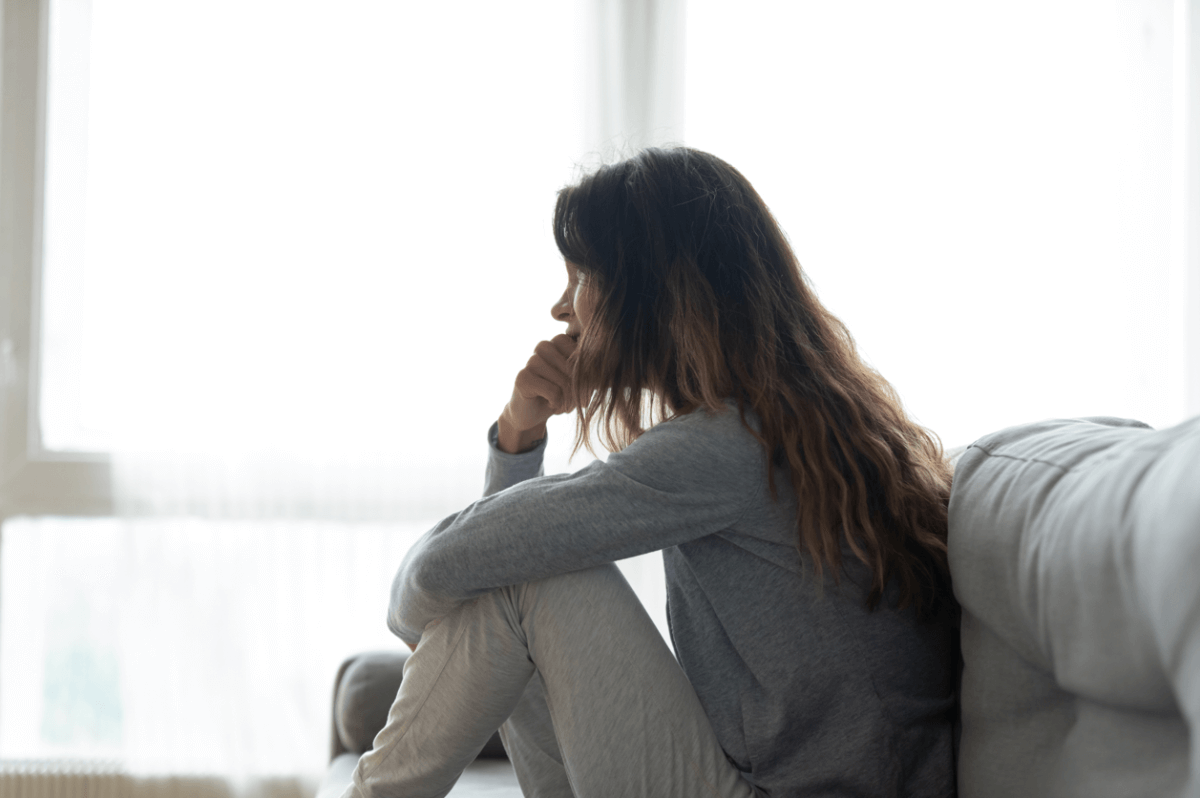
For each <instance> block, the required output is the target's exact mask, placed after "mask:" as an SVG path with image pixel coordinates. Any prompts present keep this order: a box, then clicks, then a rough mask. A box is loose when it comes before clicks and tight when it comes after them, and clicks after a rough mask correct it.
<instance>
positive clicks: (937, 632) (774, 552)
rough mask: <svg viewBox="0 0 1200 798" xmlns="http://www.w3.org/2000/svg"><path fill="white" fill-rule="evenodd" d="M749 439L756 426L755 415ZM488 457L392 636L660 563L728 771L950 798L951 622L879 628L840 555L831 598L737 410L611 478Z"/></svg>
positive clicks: (428, 540)
mask: <svg viewBox="0 0 1200 798" xmlns="http://www.w3.org/2000/svg"><path fill="white" fill-rule="evenodd" d="M747 418H748V420H749V421H750V423H751V424H757V421H756V419H755V418H754V417H753V416H751V415H748V416H747ZM489 440H490V443H491V447H490V454H489V460H488V467H487V481H486V486H485V491H484V498H483V499H481V500H479V501H477V502H475V503H474V504H472V505H471V506H469V507H467V508H466V509H465V510H463V511H462V512H459V513H456V514H455V515H452V516H450V517H449V518H446V519H445V520H444V521H442V522H441V523H439V524H438V525H437V526H436V527H434V528H433V529H432V530H430V531H429V532H428V533H426V534H425V536H424V537H422V538H421V540H420V541H419V542H418V543H417V544H416V545H415V546H414V547H413V548H412V550H411V551H410V552H409V553H408V555H407V556H406V557H405V559H404V562H403V564H402V565H401V566H400V570H399V572H398V573H397V574H396V579H395V581H394V583H393V586H392V601H391V607H390V610H389V617H388V625H389V627H390V628H391V629H392V631H393V632H395V633H396V634H397V635H398V636H399V637H400V638H401V639H402V640H404V641H405V642H408V643H415V642H416V641H417V640H419V639H420V635H421V630H422V629H423V628H424V627H425V625H426V624H427V623H429V622H430V621H431V620H433V619H435V618H438V617H441V616H442V615H445V614H446V613H447V612H448V611H450V610H451V609H452V608H454V607H455V606H457V605H458V604H459V603H461V602H463V601H466V600H468V599H470V598H472V597H474V596H477V595H480V594H482V593H485V592H487V591H489V590H492V589H494V588H496V587H500V586H503V585H511V584H520V583H523V582H528V581H533V580H536V579H541V578H545V577H548V576H553V575H556V574H562V573H567V572H570V571H575V570H579V569H582V568H587V567H590V566H593V565H597V564H600V563H608V562H613V561H614V560H620V559H623V558H625V557H632V556H634V555H637V554H644V553H646V552H650V551H656V550H659V549H661V550H662V551H663V559H664V562H665V565H666V584H667V599H668V601H667V615H668V620H669V622H670V629H671V641H672V644H673V645H674V647H675V652H676V656H677V657H678V659H679V663H680V665H681V666H682V667H683V670H684V672H685V673H686V674H687V676H688V679H689V680H691V682H692V685H693V686H694V687H695V689H696V693H697V694H698V695H699V697H700V701H701V703H702V705H703V706H704V710H705V712H706V713H707V714H708V717H709V719H710V720H711V721H712V725H713V729H714V731H715V732H716V735H717V739H718V740H720V742H721V745H722V747H723V748H724V749H725V752H726V754H727V755H728V757H729V759H730V760H731V761H732V762H733V763H734V764H735V765H736V766H737V767H738V768H740V769H741V770H742V771H743V772H744V773H745V775H746V777H747V778H748V779H749V780H750V781H751V782H752V783H754V784H755V786H757V787H759V788H761V789H762V790H764V791H766V792H767V794H769V795H771V796H949V795H954V793H955V785H954V762H953V751H952V727H951V724H952V720H953V716H954V709H955V705H954V680H955V677H956V673H955V669H954V663H955V661H956V660H955V657H956V651H955V649H954V644H953V634H952V633H953V629H952V625H951V623H950V621H949V619H943V620H941V621H934V622H919V621H918V620H917V618H916V616H915V615H914V613H913V612H912V610H911V609H909V610H905V611H903V612H899V611H896V610H895V609H892V608H891V607H892V606H894V599H895V594H894V586H893V590H889V592H888V596H887V598H888V599H889V606H887V607H881V608H879V609H877V610H876V611H874V612H867V611H866V609H865V607H864V600H865V597H866V595H867V590H868V588H869V585H870V574H869V572H868V571H867V570H866V568H865V567H863V566H862V565H861V563H859V562H858V561H857V560H856V559H854V557H853V555H849V553H848V552H845V554H846V556H844V560H845V563H846V566H845V568H844V569H843V576H842V581H841V585H840V586H838V585H835V583H834V581H833V579H832V577H831V575H829V573H828V569H826V576H825V577H824V579H823V583H822V584H820V585H818V583H817V580H816V579H815V577H814V572H813V570H812V567H811V563H810V561H808V559H807V556H806V555H801V554H799V553H798V552H797V547H796V540H797V532H796V525H795V517H796V516H795V511H796V503H795V502H796V499H795V494H794V492H793V491H792V489H791V485H790V483H789V482H788V480H787V475H786V472H785V473H781V474H779V475H778V476H777V485H778V488H779V501H778V502H776V501H772V499H771V496H770V491H769V487H768V484H767V468H766V458H765V454H764V450H763V447H762V445H761V444H759V443H758V441H757V440H756V439H755V438H754V437H753V435H751V434H750V432H749V431H747V430H746V428H745V427H744V426H742V423H741V420H740V418H739V417H738V413H737V411H736V409H732V406H731V409H730V410H729V411H727V412H724V413H720V414H712V413H708V412H706V411H703V410H699V411H696V412H693V413H691V414H689V415H686V416H681V417H679V418H676V419H673V420H671V421H667V422H664V423H661V424H658V425H656V426H655V427H653V428H652V429H650V430H648V431H647V432H646V433H645V434H644V435H642V436H641V437H640V438H639V439H638V440H637V441H635V442H634V443H633V444H631V445H630V446H629V447H627V448H626V449H625V450H624V451H621V452H617V453H613V454H611V455H610V456H609V457H608V460H607V462H595V463H592V464H590V465H588V466H587V467H585V468H582V469H580V470H579V471H577V472H575V473H574V474H557V475H552V476H542V455H543V452H544V449H545V443H544V442H543V444H541V445H540V446H539V447H538V448H536V449H534V450H533V451H530V452H525V453H522V454H515V455H514V454H507V453H505V452H502V451H500V450H499V449H498V448H497V447H496V428H495V426H494V425H493V427H492V430H491V432H490V433H489Z"/></svg>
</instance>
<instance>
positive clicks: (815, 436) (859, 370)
mask: <svg viewBox="0 0 1200 798" xmlns="http://www.w3.org/2000/svg"><path fill="white" fill-rule="evenodd" d="M554 236H555V240H556V242H557V244H558V249H559V251H560V252H561V253H562V255H563V257H564V258H566V259H567V260H568V261H570V262H571V263H573V264H575V265H576V266H577V267H578V268H579V269H580V270H582V271H583V273H584V275H585V277H586V279H587V280H589V281H590V282H591V290H592V291H594V301H595V308H594V310H593V317H592V319H591V321H590V323H589V328H588V330H587V331H586V333H585V334H584V335H583V336H582V338H581V339H580V342H579V348H578V350H577V352H576V354H575V357H574V366H573V368H574V378H575V386H576V390H577V394H578V395H577V406H578V409H577V411H576V413H577V422H578V423H577V428H576V449H578V448H579V446H580V445H583V446H587V447H588V448H589V449H590V448H591V440H590V436H589V430H590V429H591V428H592V427H593V424H595V425H596V426H598V427H599V429H600V437H601V441H602V442H603V443H604V445H606V446H607V447H608V448H610V449H613V450H618V449H620V448H623V447H624V446H627V445H628V444H629V443H630V442H632V441H633V440H634V439H636V438H637V437H638V436H639V435H641V434H642V433H643V432H644V431H645V428H646V427H645V425H646V424H647V423H653V422H654V420H655V419H656V418H658V419H665V418H670V417H672V416H675V415H681V414H684V413H688V412H691V411H692V410H695V409H697V408H706V409H708V410H710V411H712V412H722V411H723V410H725V409H726V407H725V405H724V400H725V399H726V398H732V399H734V400H736V402H737V406H738V408H739V412H740V414H741V417H742V423H743V424H745V425H746V427H747V429H750V431H751V432H753V433H754V434H755V437H756V438H758V440H759V441H760V442H761V443H762V445H763V446H764V448H765V451H766V452H767V453H769V455H770V456H768V457H766V458H765V460H766V466H767V473H768V480H769V482H770V484H771V486H772V490H771V493H772V498H773V499H775V500H777V499H778V496H777V495H776V491H775V481H774V476H775V473H776V470H777V469H779V468H786V469H788V472H789V474H790V478H791V483H792V485H793V487H794V489H795V492H796V496H797V498H798V511H797V518H796V523H797V527H798V541H797V548H798V549H799V550H801V551H802V552H803V551H804V550H807V552H808V553H809V555H810V556H811V558H812V560H813V563H814V568H815V571H816V574H817V576H818V577H819V576H820V574H821V573H822V567H823V566H828V567H830V568H831V570H832V571H833V573H834V575H835V578H838V577H839V576H840V571H841V566H842V558H841V544H842V541H843V540H844V541H845V542H846V543H847V544H848V546H849V548H850V550H851V551H852V552H853V553H854V555H855V556H856V557H857V558H858V559H859V560H861V561H862V562H863V563H864V564H865V565H866V566H867V567H868V568H869V569H870V571H871V573H872V574H873V579H872V584H871V589H870V592H869V594H868V596H867V606H868V607H870V608H872V609H873V608H875V607H876V606H878V604H879V602H880V600H881V599H882V597H883V595H884V590H885V588H886V587H887V585H888V583H889V581H891V580H892V579H895V580H896V582H897V583H898V588H899V603H898V606H899V607H905V606H907V605H908V604H910V603H915V605H916V607H917V608H918V610H921V611H927V610H932V609H933V607H934V606H935V605H938V604H940V603H941V601H940V600H941V599H943V598H946V597H948V595H949V588H948V584H949V569H948V566H947V559H946V516H947V504H948V501H949V496H950V476H951V474H950V469H949V467H948V465H947V464H946V462H945V460H944V458H943V452H942V446H941V443H940V441H939V440H938V439H937V436H936V435H934V434H933V433H931V432H929V431H928V430H926V429H924V428H922V427H920V426H918V425H917V424H916V423H914V422H913V421H911V420H910V419H909V418H908V416H907V415H906V414H905V412H904V410H903V407H902V406H901V403H900V400H899V398H898V397H897V395H896V393H895V391H894V390H893V388H892V387H891V385H889V384H888V382H887V381H886V380H884V378H883V377H882V376H880V375H879V373H878V372H876V371H875V370H873V369H872V368H871V367H870V366H868V365H867V364H866V363H864V362H863V361H862V359H861V358H860V357H859V355H858V352H857V350H856V348H855V345H854V340H853V339H852V338H851V336H850V333H849V331H847V329H846V327H845V325H843V324H842V323H841V321H839V320H838V319H837V318H835V317H834V316H833V314H831V313H830V312H829V311H828V310H826V309H825V307H824V306H823V305H822V304H821V303H820V301H818V299H817V297H816V294H815V293H814V291H813V290H812V288H811V286H809V284H808V282H807V280H806V278H805V277H804V275H803V274H802V272H801V270H800V265H799V263H798V262H797V260H796V256H795V255H794V254H793V252H792V249H791V247H790V246H789V245H788V242H787V239H786V238H785V237H784V234H783V231H782V230H781V229H780V228H779V225H778V223H776V221H775V219H774V218H773V217H772V215H771V213H770V211H769V210H768V209H767V206H766V204H765V203H764V202H763V201H762V199H761V198H760V197H759V196H758V193H757V192H756V191H755V190H754V188H753V187H752V186H751V185H750V183H749V181H747V180H746V178H745V177H743V176H742V175H741V173H740V172H738V171H737V170H736V169H734V168H733V167H732V166H730V165H729V164H727V163H725V162H724V161H722V160H721V159H719V158H717V157H715V156H713V155H709V154H708V153H705V152H700V151H698V150H694V149H688V148H682V147H680V148H672V149H665V150H664V149H648V150H644V151H642V152H641V153H639V154H638V155H636V156H635V157H633V158H630V159H628V160H626V161H623V162H621V163H617V164H613V165H610V166H605V167H602V168H601V169H599V170H598V171H596V172H595V173H593V174H591V175H590V176H588V177H586V178H584V179H583V180H582V181H581V182H580V183H579V184H578V185H574V186H568V187H567V188H564V189H562V191H560V192H559V195H558V203H557V205H556V207H555V210H554ZM648 403H649V407H648V406H647V405H648ZM747 408H750V409H752V410H753V412H754V413H755V414H756V415H757V416H758V418H759V420H760V421H761V427H762V430H761V434H760V433H758V432H755V431H754V429H753V428H752V427H750V425H749V424H747V423H746V410H747ZM647 410H648V411H649V419H647V412H646V411H647Z"/></svg>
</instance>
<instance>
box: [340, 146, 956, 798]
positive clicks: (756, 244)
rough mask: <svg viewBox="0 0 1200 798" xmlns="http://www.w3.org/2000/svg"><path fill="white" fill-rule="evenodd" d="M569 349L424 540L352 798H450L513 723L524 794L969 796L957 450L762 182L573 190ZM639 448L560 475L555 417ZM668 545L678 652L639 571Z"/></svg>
mask: <svg viewBox="0 0 1200 798" xmlns="http://www.w3.org/2000/svg"><path fill="white" fill-rule="evenodd" d="M554 234H555V238H556V241H557V244H558V248H559V250H560V252H561V254H562V255H563V258H564V260H565V263H566V271H567V288H566V291H565V292H564V293H563V295H562V297H561V298H560V299H559V300H558V302H557V303H555V304H554V306H553V309H552V312H553V314H554V317H555V318H556V319H558V320H559V321H562V322H565V323H566V325H567V326H566V329H565V331H564V332H563V334H561V335H559V336H557V337H555V338H554V339H553V340H551V341H543V342H542V343H540V344H538V345H537V347H536V349H535V352H534V355H533V357H532V358H531V359H530V361H529V363H528V365H527V366H526V367H525V368H524V369H522V370H521V372H520V373H519V375H518V376H517V378H516V383H515V387H514V391H513V395H512V399H511V400H510V401H509V403H508V405H507V406H506V407H505V408H504V411H503V413H502V414H501V415H500V417H499V420H498V421H497V423H496V424H495V425H493V427H492V429H491V430H490V432H489V461H488V466H487V477H486V489H485V494H484V498H482V499H481V500H479V501H478V502H475V503H474V504H472V505H470V506H469V507H467V508H466V509H464V510H462V511H461V512H459V513H457V514H455V515H452V516H450V517H449V518H446V519H445V520H443V521H442V522H441V523H439V524H438V525H437V526H436V527H435V528H433V529H432V530H430V531H429V532H428V533H427V534H426V535H425V536H424V537H422V538H421V540H420V541H419V542H418V543H417V544H416V545H415V546H414V547H413V549H412V550H411V551H410V552H409V554H408V555H407V557H406V558H405V560H404V562H403V564H402V565H401V566H400V569H399V572H398V573H397V575H396V578H395V582H394V584H393V589H392V601H391V607H390V609H389V626H390V628H391V629H392V631H393V632H395V633H396V634H397V635H398V636H399V637H400V638H401V639H402V640H403V641H404V642H405V643H407V644H409V645H410V646H415V653H414V654H413V655H412V656H411V657H410V659H409V660H408V663H407V665H406V667H405V672H404V681H403V684H402V685H401V688H400V691H399V693H398V695H397V697H396V700H395V702H394V704H393V705H392V708H391V711H390V713H389V716H388V722H387V725H386V726H385V728H384V729H383V731H382V732H380V733H379V735H378V736H377V737H376V739H375V748H374V750H372V751H370V752H369V753H367V754H365V755H364V756H363V757H362V759H360V761H359V764H358V767H357V769H356V771H355V774H354V779H353V783H352V785H351V786H350V788H348V790H347V793H346V794H347V795H354V796H358V795H364V796H365V795H388V796H442V795H445V794H446V793H447V792H448V791H449V790H450V788H451V787H452V786H453V784H454V782H455V781H456V780H457V778H458V777H459V775H460V774H461V773H462V771H463V769H464V768H465V767H466V766H467V765H468V764H469V763H470V761H471V760H472V759H473V758H474V757H475V755H476V753H477V752H478V751H479V750H480V748H482V746H483V745H484V743H485V742H486V741H487V739H488V737H489V736H490V735H491V734H492V733H493V732H494V731H495V730H496V729H497V727H500V728H501V736H502V738H503V740H504V744H505V748H506V749H507V750H508V752H509V756H510V758H511V759H512V762H513V765H514V767H515V769H516V772H517V776H518V780H519V781H520V784H521V788H522V790H523V792H524V794H525V795H527V796H571V795H574V796H606V797H607V796H653V797H654V798H663V797H664V796H681V798H683V797H686V798H692V797H693V796H701V795H707V796H722V797H724V796H756V795H757V796H766V795H769V796H801V795H804V796H807V795H814V796H815V795H829V796H834V795H845V796H850V795H855V796H859V795H870V796H900V795H904V796H949V795H953V794H954V793H955V781H954V761H953V732H952V722H953V719H954V716H955V706H954V682H955V678H956V675H957V674H956V671H955V664H956V659H955V658H956V653H957V652H956V647H955V642H954V640H955V638H954V635H955V621H954V618H955V605H954V600H953V597H952V595H951V593H950V587H949V577H948V568H947V564H946V513H947V500H948V497H949V492H950V471H949V468H948V466H947V465H946V463H945V462H944V460H943V456H942V450H941V446H940V444H939V443H938V442H937V439H936V438H935V437H934V436H932V435H931V434H930V433H928V432H927V431H926V430H924V429H923V428H921V427H920V426H918V425H917V424H915V423H914V422H913V421H911V420H910V419H909V418H908V417H907V416H906V414H905V412H904V410H903V408H902V406H901V404H900V401H899V399H898V398H897V396H896V395H895V393H894V392H893V390H892V389H891V387H890V385H889V384H888V383H887V382H886V381H885V380H884V379H883V378H882V377H881V376H880V375H879V374H877V373H876V372H875V371H873V370H872V369H871V368H870V367H869V366H867V365H866V364H865V363H864V362H863V361H862V360H861V358H860V357H859V355H858V354H857V352H856V349H855V346H854V343H853V340H852V338H851V337H850V335H849V333H848V332H847V330H846V328H845V327H844V326H843V325H842V324H841V322H840V321H838V319H836V318H835V317H834V316H833V315H831V314H830V313H829V312H828V311H827V310H826V309H825V308H824V307H823V306H822V305H821V303H820V302H819V301H818V299H817V297H816V295H815V293H814V292H813V291H812V289H811V288H810V287H809V285H808V283H807V281H806V279H805V277H804V276H803V274H802V273H801V271H800V267H799V264H798V263H797V260H796V258H795V255H794V254H793V252H792V250H791V248H790V246H789V244H788V242H787V239H786V238H785V237H784V235H783V233H782V231H781V230H780V228H779V226H778V225H777V223H776V222H775V220H774V219H773V218H772V216H771V214H770V212H769V211H768V209H767V206H766V205H765V204H764V202H763V201H762V199H761V198H760V197H759V196H758V194H757V193H756V192H755V190H754V189H753V188H752V187H751V185H750V183H749V182H748V181H747V180H746V179H745V178H744V177H743V176H742V175H741V174H740V173H739V172H738V171H737V170H735V169H734V168H733V167H731V166H730V165H729V164H727V163H725V162H724V161H722V160H720V159H719V158H716V157H714V156H712V155H709V154H707V153H704V152H700V151H697V150H693V149H687V148H673V149H650V150H645V151H643V152H641V153H639V154H637V155H636V156H635V157H632V158H630V159H628V160H625V161H622V162H620V163H617V164H613V165H610V166H605V167H602V168H600V169H599V170H598V171H596V172H594V173H593V174H591V175H589V176H587V177H585V178H584V179H583V180H582V181H580V182H579V183H578V184H576V185H573V186H569V187H567V188H564V189H563V190H562V191H561V192H559V195H558V201H557V205H556V208H555V213H554ZM566 412H574V413H575V414H576V419H577V439H576V442H575V443H576V446H577V447H578V446H580V445H585V446H590V445H591V444H592V439H593V438H597V439H598V440H599V442H601V443H603V444H604V445H605V446H606V447H607V448H608V449H610V451H612V454H611V455H610V456H609V457H608V459H607V461H598V462H595V463H592V464H590V465H588V466H586V467H584V468H582V469H580V470H579V471H577V472H575V473H573V474H558V475H552V476H543V475H542V454H543V451H544V450H545V446H546V442H545V438H546V428H545V423H546V421H547V419H548V418H549V417H550V416H552V415H554V414H557V413H566ZM657 550H662V551H663V558H664V563H665V568H666V583H667V593H668V618H669V621H670V632H671V643H672V645H673V647H674V656H672V652H671V650H670V649H669V648H668V647H667V645H666V644H665V643H664V642H663V640H662V638H661V636H660V635H659V634H658V631H657V629H656V628H655V626H654V624H653V622H652V621H651V620H650V618H649V616H648V615H647V614H646V612H645V610H644V609H643V607H642V606H641V604H640V603H639V602H638V599H637V598H636V597H635V595H634V594H633V592H632V590H631V589H630V588H629V586H628V585H627V584H626V582H625V581H624V579H623V578H622V576H621V574H620V572H619V570H618V569H617V568H616V566H615V565H613V562H614V561H616V560H620V559H623V558H626V557H631V556H634V555H638V554H643V553H646V552H651V551H657Z"/></svg>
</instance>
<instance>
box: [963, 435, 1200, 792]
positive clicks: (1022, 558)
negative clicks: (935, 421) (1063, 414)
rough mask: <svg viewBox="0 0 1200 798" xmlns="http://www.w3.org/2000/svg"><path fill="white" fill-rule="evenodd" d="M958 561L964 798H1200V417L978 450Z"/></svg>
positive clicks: (966, 484) (994, 443)
mask: <svg viewBox="0 0 1200 798" xmlns="http://www.w3.org/2000/svg"><path fill="white" fill-rule="evenodd" d="M949 547H950V568H951V573H952V576H953V578H954V592H955V595H956V596H957V598H958V600H959V602H960V603H961V605H962V609H963V620H962V649H963V675H962V691H961V710H962V739H961V742H960V752H959V763H958V770H959V794H960V796H961V797H962V798H993V797H996V798H999V796H1028V795H1044V796H1088V798H1105V797H1106V796H1113V797H1114V798H1116V796H1122V797H1124V796H1131V795H1147V796H1150V795H1155V796H1191V797H1193V798H1200V775H1198V774H1197V773H1196V772H1194V771H1195V770H1197V769H1198V768H1200V756H1198V752H1200V418H1197V419H1192V420H1191V421H1189V422H1185V423H1184V424H1180V425H1178V426H1176V427H1173V428H1171V429H1168V430H1162V431H1154V430H1151V429H1150V428H1148V427H1146V426H1145V425H1144V424H1140V423H1139V422H1133V421H1126V420H1121V419H1073V420H1055V421H1044V422H1039V423H1036V424H1027V425H1023V426H1020V427H1012V428H1009V429H1006V430H1001V431H1000V432H997V433H993V434H992V435H988V436H985V437H984V438H981V439H980V440H978V441H976V442H975V443H974V444H973V445H972V446H971V447H969V448H968V450H967V451H966V452H965V453H964V454H963V455H962V457H961V458H960V459H959V461H958V463H957V467H956V469H955V476H954V487H953V490H952V493H951V499H950V529H949ZM1189 724H1190V725H1191V726H1192V729H1193V731H1194V732H1195V733H1194V734H1192V735H1190V736H1189V730H1188V727H1189ZM1191 738H1195V739H1191Z"/></svg>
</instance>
